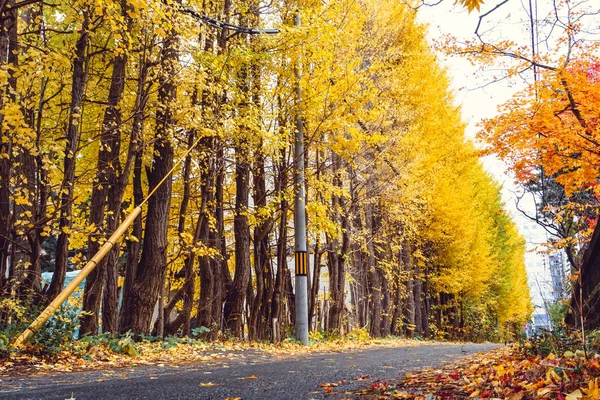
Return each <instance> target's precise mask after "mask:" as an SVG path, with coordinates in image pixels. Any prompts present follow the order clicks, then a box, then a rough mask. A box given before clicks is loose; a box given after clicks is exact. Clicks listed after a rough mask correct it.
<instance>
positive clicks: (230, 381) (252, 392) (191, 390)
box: [0, 344, 497, 400]
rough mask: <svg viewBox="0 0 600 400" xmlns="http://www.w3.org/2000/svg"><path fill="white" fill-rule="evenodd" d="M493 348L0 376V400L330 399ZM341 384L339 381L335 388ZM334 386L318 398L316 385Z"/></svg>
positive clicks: (242, 357)
mask: <svg viewBox="0 0 600 400" xmlns="http://www.w3.org/2000/svg"><path fill="white" fill-rule="evenodd" d="M496 346H497V345H491V344H465V345H450V344H442V345H418V346H407V347H395V348H375V349H368V350H361V351H354V352H345V353H317V354H310V355H303V356H297V357H288V358H285V359H281V358H277V359H276V358H273V357H271V356H268V355H267V356H266V355H265V354H259V353H256V354H251V353H250V354H249V353H248V352H240V353H239V354H238V355H237V357H235V356H234V357H232V358H231V359H230V360H228V361H227V362H224V361H221V362H215V363H198V364H194V365H185V366H181V365H180V366H153V367H136V368H131V369H126V370H114V371H89V372H83V373H81V372H80V373H63V374H59V375H51V376H36V377H24V376H15V377H1V379H0V399H11V400H13V399H14V400H20V399H36V400H37V399H44V400H46V399H48V400H51V399H58V400H70V399H76V400H88V399H93V400H96V399H110V400H114V399H152V400H162V399H221V400H224V399H227V398H241V399H244V400H250V399H277V400H285V399H291V400H301V399H323V398H328V399H332V398H333V399H335V398H348V397H352V396H349V395H347V394H344V392H345V391H347V390H352V389H357V388H361V387H365V386H368V385H370V384H371V383H372V382H373V381H375V380H377V379H381V380H386V381H389V380H393V379H397V378H399V377H401V376H402V375H403V374H405V373H407V372H410V371H413V370H415V369H419V368H423V367H434V366H437V365H441V364H443V363H444V362H446V361H450V360H454V359H457V358H460V357H463V356H465V355H469V354H474V353H478V352H485V351H488V350H491V349H493V348H494V347H496ZM342 381H343V382H342ZM329 382H333V383H338V384H339V385H338V386H336V387H334V388H333V390H334V391H335V392H338V393H339V395H337V396H332V395H326V394H325V392H324V388H323V387H320V386H319V385H320V384H325V383H329Z"/></svg>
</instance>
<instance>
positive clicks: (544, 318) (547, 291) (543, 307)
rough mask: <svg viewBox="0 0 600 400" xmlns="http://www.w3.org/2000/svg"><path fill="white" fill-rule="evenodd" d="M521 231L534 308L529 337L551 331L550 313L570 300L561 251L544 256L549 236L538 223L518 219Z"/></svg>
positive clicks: (565, 268)
mask: <svg viewBox="0 0 600 400" xmlns="http://www.w3.org/2000/svg"><path fill="white" fill-rule="evenodd" d="M519 222H520V223H519V228H520V231H521V234H522V235H523V237H524V238H525V241H526V250H527V253H526V254H525V267H526V270H527V279H528V282H529V291H530V293H531V301H532V304H533V307H534V310H533V316H532V319H531V320H530V321H529V323H528V324H527V334H528V335H533V334H534V333H540V332H541V331H542V330H543V329H552V322H551V320H550V317H549V313H548V309H549V307H550V306H552V305H553V304H555V303H556V302H557V301H558V300H561V299H565V298H566V297H567V267H568V263H567V260H566V256H565V254H564V252H562V251H556V252H551V253H542V252H541V251H543V250H544V248H543V246H542V245H543V244H544V243H546V242H547V241H548V233H547V232H546V231H545V230H544V228H543V227H541V226H540V225H538V224H537V223H535V222H533V221H530V220H524V219H519Z"/></svg>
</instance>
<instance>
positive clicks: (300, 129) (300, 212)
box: [294, 11, 317, 346]
mask: <svg viewBox="0 0 600 400" xmlns="http://www.w3.org/2000/svg"><path fill="white" fill-rule="evenodd" d="M294 25H295V26H300V11H297V12H296V19H295V21H294ZM294 73H295V75H296V121H295V125H296V143H295V146H294V166H295V170H294V186H295V202H294V205H295V208H294V238H295V252H294V259H295V262H296V282H295V284H296V285H295V286H296V295H295V299H296V305H295V308H296V339H298V340H299V341H300V342H301V343H302V344H303V345H305V346H306V345H308V284H307V282H308V277H307V275H308V262H307V261H308V257H307V254H306V198H305V194H304V119H303V118H302V113H301V104H302V89H301V88H300V78H301V73H300V62H299V61H298V62H296V65H295V67H294ZM315 279H317V277H315Z"/></svg>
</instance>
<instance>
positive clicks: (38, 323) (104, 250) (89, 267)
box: [14, 205, 142, 346]
mask: <svg viewBox="0 0 600 400" xmlns="http://www.w3.org/2000/svg"><path fill="white" fill-rule="evenodd" d="M140 212H142V207H141V205H140V206H137V207H136V208H134V209H133V211H132V212H131V214H129V216H128V217H127V219H125V221H123V223H122V224H121V225H120V226H119V227H118V228H117V230H116V231H115V232H114V233H113V234H112V236H111V237H110V238H108V240H106V242H104V244H103V245H102V247H101V248H100V250H98V252H97V253H96V254H95V255H94V257H92V258H91V260H90V261H88V262H87V264H85V266H84V267H83V269H81V271H79V273H78V274H77V275H76V276H75V278H73V280H72V281H71V282H69V284H68V285H67V286H66V287H65V288H64V289H63V290H62V292H60V293H59V294H58V296H56V298H55V299H54V300H52V302H51V303H50V304H49V305H48V307H46V308H45V309H44V311H42V313H41V314H40V315H39V316H38V317H37V318H36V319H35V320H34V321H33V322H32V323H31V324H30V325H29V327H27V329H25V331H24V332H23V333H21V334H20V335H19V337H17V339H16V340H15V342H14V345H15V346H20V345H22V344H23V343H25V342H26V341H27V339H29V337H30V336H31V335H32V334H34V333H35V332H37V331H38V330H39V329H40V328H41V327H42V326H44V324H45V323H46V321H48V319H49V318H50V317H51V316H52V314H54V313H55V312H56V310H58V308H59V307H60V306H61V304H62V303H63V302H64V301H65V300H67V298H69V296H70V295H71V293H73V292H74V291H75V289H76V288H77V287H78V286H79V285H80V284H81V282H83V280H84V279H85V278H86V277H87V276H88V275H89V274H90V272H92V271H93V270H94V268H96V266H97V265H98V263H99V262H100V261H102V259H103V258H104V257H105V256H106V255H107V254H108V252H109V251H110V249H112V248H113V246H114V245H115V244H117V243H118V242H119V240H120V239H121V237H122V236H123V234H124V233H125V232H126V231H127V228H129V226H131V224H132V223H133V221H134V220H135V219H136V218H137V216H138V215H139V214H140Z"/></svg>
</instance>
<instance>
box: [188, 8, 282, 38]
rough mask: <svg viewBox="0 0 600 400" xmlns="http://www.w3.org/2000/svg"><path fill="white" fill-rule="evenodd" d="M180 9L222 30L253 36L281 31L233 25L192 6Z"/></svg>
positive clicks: (275, 33) (274, 33)
mask: <svg viewBox="0 0 600 400" xmlns="http://www.w3.org/2000/svg"><path fill="white" fill-rule="evenodd" d="M180 11H181V12H182V13H183V14H186V15H189V16H190V17H192V18H194V19H195V20H197V21H199V22H200V23H203V24H206V25H208V26H211V27H213V28H216V29H222V30H226V31H232V32H238V33H245V34H247V35H253V36H258V35H277V34H278V33H279V32H281V31H280V30H279V29H253V28H248V27H245V26H238V25H233V24H230V23H227V22H223V21H219V20H218V19H216V18H212V17H209V16H208V15H206V14H202V13H199V12H198V11H196V10H194V9H192V8H187V7H182V8H181V10H180Z"/></svg>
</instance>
